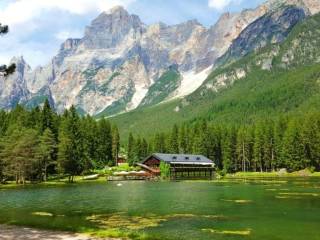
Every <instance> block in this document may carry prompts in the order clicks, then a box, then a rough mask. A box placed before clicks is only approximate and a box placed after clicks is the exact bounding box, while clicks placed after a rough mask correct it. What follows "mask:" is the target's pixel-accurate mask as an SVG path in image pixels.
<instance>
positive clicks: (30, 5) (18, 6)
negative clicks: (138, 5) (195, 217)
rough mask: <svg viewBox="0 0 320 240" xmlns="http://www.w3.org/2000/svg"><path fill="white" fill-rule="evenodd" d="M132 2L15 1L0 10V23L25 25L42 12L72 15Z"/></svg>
mask: <svg viewBox="0 0 320 240" xmlns="http://www.w3.org/2000/svg"><path fill="white" fill-rule="evenodd" d="M133 1H134V0H16V1H12V2H10V3H9V4H7V6H6V7H5V8H4V9H1V10H0V22H5V23H6V24H9V25H15V24H19V23H25V22H27V21H30V20H32V19H34V18H37V17H38V16H39V15H41V14H42V13H43V12H44V11H48V10H53V9H56V10H62V11H67V12H69V13H72V14H79V15H82V14H86V13H88V12H91V11H100V12H101V11H106V10H108V9H110V8H112V7H114V6H116V5H122V6H124V7H126V6H128V5H129V4H130V3H132V2H133Z"/></svg>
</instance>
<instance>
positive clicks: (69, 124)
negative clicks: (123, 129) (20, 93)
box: [0, 101, 119, 183]
mask: <svg viewBox="0 0 320 240" xmlns="http://www.w3.org/2000/svg"><path fill="white" fill-rule="evenodd" d="M118 152H119V134H118V129H117V127H116V126H114V125H113V126H112V125H111V124H110V123H109V122H108V121H106V120H104V119H102V120H100V121H98V122H97V121H96V120H94V119H92V118H91V117H90V116H86V117H80V116H79V115H78V113H77V112H76V109H75V108H74V107H71V108H70V109H69V110H65V112H64V113H63V114H62V115H58V114H56V113H55V112H54V111H53V109H52V108H51V107H50V105H49V102H48V101H46V102H45V104H44V106H43V107H41V108H40V107H37V108H34V109H32V110H27V109H25V108H23V107H22V106H20V105H18V106H17V107H16V108H15V109H13V110H12V111H10V112H5V111H1V112H0V179H1V181H2V182H4V181H6V180H8V179H9V180H15V181H16V183H24V182H25V181H26V180H30V181H37V182H38V181H46V179H47V176H48V174H61V175H66V176H69V181H73V177H74V176H75V175H79V174H83V173H86V172H89V171H90V170H91V169H97V168H103V167H105V166H107V165H110V166H112V165H114V164H115V160H116V159H117V155H118Z"/></svg>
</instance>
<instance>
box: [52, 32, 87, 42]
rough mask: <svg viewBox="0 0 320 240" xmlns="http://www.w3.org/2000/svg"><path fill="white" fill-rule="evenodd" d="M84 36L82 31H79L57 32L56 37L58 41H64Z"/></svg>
mask: <svg viewBox="0 0 320 240" xmlns="http://www.w3.org/2000/svg"><path fill="white" fill-rule="evenodd" d="M82 35H83V32H82V31H77V30H63V31H60V32H57V33H56V34H55V35H54V36H55V37H56V39H58V40H61V41H64V40H66V39H68V38H78V37H81V36H82Z"/></svg>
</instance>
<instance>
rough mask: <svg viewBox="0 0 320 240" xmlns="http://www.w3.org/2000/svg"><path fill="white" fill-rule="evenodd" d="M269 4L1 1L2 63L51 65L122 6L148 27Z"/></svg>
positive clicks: (207, 19)
mask: <svg viewBox="0 0 320 240" xmlns="http://www.w3.org/2000/svg"><path fill="white" fill-rule="evenodd" d="M264 1H265V0H0V23H2V24H6V25H9V28H10V32H9V34H7V35H4V36H1V37H0V46H1V49H0V64H8V63H9V61H10V59H11V58H12V57H13V56H23V57H24V59H25V60H26V62H27V63H28V64H29V65H31V67H33V68H34V67H36V66H38V65H45V64H47V63H48V62H49V61H50V59H51V58H52V57H53V56H54V55H55V54H56V53H57V52H58V50H59V48H60V45H61V43H63V42H64V41H65V40H66V39H67V38H81V37H82V36H83V32H84V29H85V26H87V25H89V24H90V22H91V21H92V20H93V19H94V18H95V17H97V16H98V15H99V14H100V13H101V12H103V11H108V10H109V9H110V8H112V7H114V6H117V5H121V6H123V7H125V8H126V9H127V10H128V11H129V12H130V13H131V14H136V15H138V16H139V17H140V18H141V20H142V21H143V22H144V23H146V24H152V23H155V22H160V21H161V22H164V23H166V24H177V23H181V22H184V21H187V20H190V19H197V20H198V21H199V22H200V23H202V24H203V25H204V26H206V27H209V26H211V25H213V24H214V23H215V22H216V21H217V20H218V18H219V16H220V15H221V14H222V13H224V12H240V11H241V10H243V9H247V8H255V7H257V6H258V5H259V4H261V3H263V2H264Z"/></svg>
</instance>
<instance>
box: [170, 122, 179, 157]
mask: <svg viewBox="0 0 320 240" xmlns="http://www.w3.org/2000/svg"><path fill="white" fill-rule="evenodd" d="M169 151H170V153H179V129H178V126H177V125H176V124H175V125H174V126H173V128H172V132H171V135H170V139H169Z"/></svg>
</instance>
